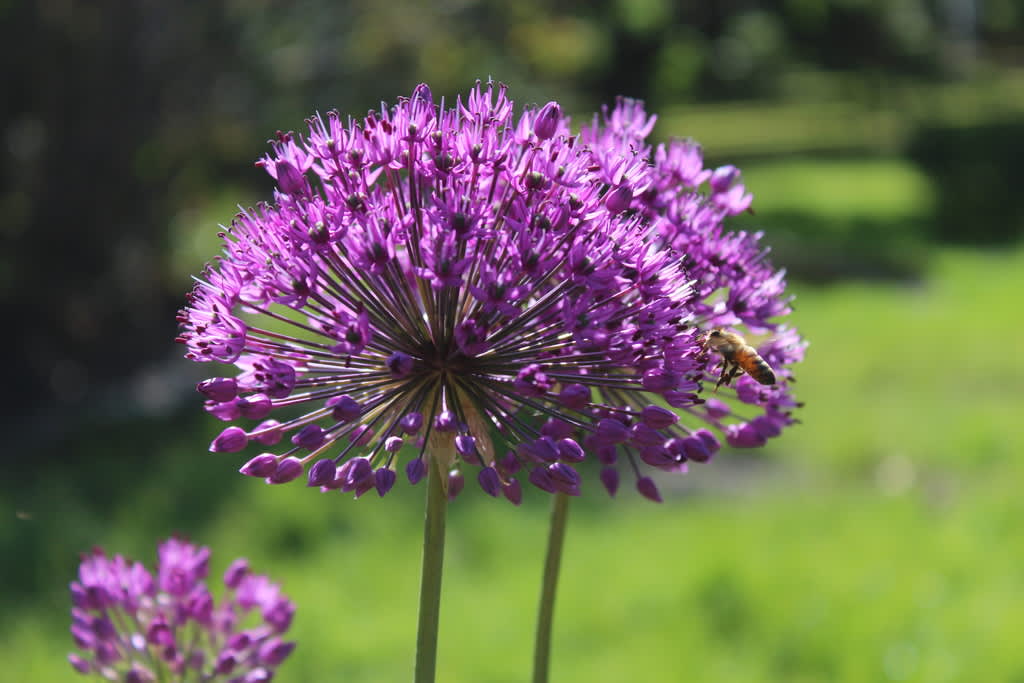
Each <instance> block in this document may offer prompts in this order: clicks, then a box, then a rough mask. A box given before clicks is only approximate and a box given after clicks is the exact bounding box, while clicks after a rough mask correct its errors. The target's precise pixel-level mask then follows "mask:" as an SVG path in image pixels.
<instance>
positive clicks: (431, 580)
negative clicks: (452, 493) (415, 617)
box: [415, 457, 448, 683]
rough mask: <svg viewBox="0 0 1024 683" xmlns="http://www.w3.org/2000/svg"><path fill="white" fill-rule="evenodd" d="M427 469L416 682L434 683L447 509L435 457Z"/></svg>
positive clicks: (439, 468)
mask: <svg viewBox="0 0 1024 683" xmlns="http://www.w3.org/2000/svg"><path fill="white" fill-rule="evenodd" d="M427 470H428V474H427V513H426V521H425V523H424V525H423V578H422V581H421V582H420V623H419V630H418V632H417V634H416V677H415V681H416V683H433V681H434V673H435V670H436V668H437V628H438V618H439V617H440V615H441V570H442V567H443V565H444V522H445V514H446V513H447V510H448V498H447V497H446V496H445V492H444V487H443V486H442V483H441V476H442V475H441V466H440V464H439V462H438V459H437V458H436V457H431V458H429V462H428V467H427Z"/></svg>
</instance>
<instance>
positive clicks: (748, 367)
mask: <svg viewBox="0 0 1024 683" xmlns="http://www.w3.org/2000/svg"><path fill="white" fill-rule="evenodd" d="M741 367H742V368H743V370H744V371H746V373H747V374H748V375H750V376H751V377H753V378H754V379H755V380H757V381H758V382H760V383H761V384H775V372H774V371H773V370H772V367H771V366H770V365H768V363H767V362H765V360H764V358H761V356H759V355H757V354H756V353H755V354H753V358H752V359H749V363H746V364H742V365H741Z"/></svg>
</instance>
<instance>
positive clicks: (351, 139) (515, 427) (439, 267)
mask: <svg viewBox="0 0 1024 683" xmlns="http://www.w3.org/2000/svg"><path fill="white" fill-rule="evenodd" d="M650 122H651V123H653V119H651V120H650ZM606 123H607V125H605V126H602V125H599V124H598V123H595V125H594V127H593V128H592V129H591V130H589V131H587V132H585V134H584V135H583V136H582V137H581V136H572V135H571V134H570V132H569V129H568V126H567V123H566V121H565V119H564V117H563V116H562V113H561V111H560V109H559V107H558V106H557V105H556V104H554V103H550V104H548V105H546V106H545V107H543V108H540V109H529V110H527V111H526V112H524V113H523V114H522V115H521V116H519V118H518V119H515V118H514V117H513V105H512V102H511V101H510V100H509V99H508V98H507V97H506V93H505V89H504V87H502V86H497V85H492V84H488V85H486V86H480V85H478V86H477V87H476V88H475V89H474V90H473V91H472V92H471V93H470V94H469V96H468V97H467V98H466V99H465V100H462V99H461V98H460V99H459V101H458V102H457V104H456V106H455V107H453V108H445V106H444V103H443V102H442V103H441V104H440V106H438V105H436V104H435V103H434V101H433V98H432V95H431V93H430V91H429V89H428V88H427V87H426V86H424V85H421V86H419V87H418V88H417V89H416V90H415V92H414V93H413V95H412V97H411V98H409V99H407V100H401V101H400V102H399V103H398V104H397V105H396V106H394V107H391V108H390V109H382V111H381V112H380V113H371V114H370V115H368V116H367V117H366V118H365V119H363V120H361V121H352V120H348V121H344V120H342V119H341V118H340V117H339V116H338V115H337V114H336V113H331V114H329V115H328V116H327V117H326V118H324V117H316V118H314V119H312V120H311V121H310V133H309V136H308V137H307V138H305V139H299V138H296V137H293V136H292V135H290V134H288V135H285V134H280V135H279V136H278V139H277V141H276V142H274V153H273V154H272V155H270V156H268V157H267V158H265V159H263V160H262V161H261V162H260V164H261V165H262V166H263V167H264V168H265V169H266V170H267V172H268V173H270V175H271V176H273V177H274V178H275V179H276V181H277V186H278V190H277V191H276V193H275V198H274V203H273V204H270V205H262V206H260V207H259V208H257V209H255V210H250V211H247V212H244V213H242V214H240V215H239V216H238V217H237V218H236V220H235V222H234V223H233V225H232V226H231V228H230V229H229V230H228V231H227V233H225V235H224V253H223V255H222V257H221V258H220V259H219V260H218V261H216V262H215V263H213V264H212V265H211V266H210V267H209V268H207V270H206V271H205V272H204V274H203V276H202V277H201V278H199V280H198V282H197V284H196V286H195V288H194V290H193V291H192V293H191V295H190V298H189V304H188V306H187V307H186V308H185V309H183V310H182V312H181V314H180V317H179V319H180V322H181V324H182V328H183V332H182V335H181V337H180V340H181V341H182V342H183V343H185V344H187V346H188V349H189V350H188V354H187V355H188V357H189V358H191V359H193V360H196V361H217V362H220V363H228V364H234V365H235V366H237V367H238V368H239V369H240V371H241V372H240V373H239V374H238V375H237V376H236V377H218V378H212V379H210V380H207V381H205V382H202V383H201V384H200V385H199V390H200V392H202V393H203V394H204V395H205V396H206V398H207V399H208V401H207V409H208V410H209V411H210V412H211V413H213V414H214V415H216V416H217V417H218V418H220V419H222V420H225V421H228V422H232V423H234V424H233V425H232V426H230V427H228V428H227V429H225V430H224V431H223V432H222V433H221V434H220V435H219V436H218V437H217V438H216V439H215V440H214V442H213V443H212V445H211V449H212V450H213V451H217V452H237V451H241V450H243V449H244V448H246V447H247V446H248V445H249V444H251V443H253V442H256V443H258V444H261V445H263V446H265V447H271V446H275V448H274V452H266V453H263V454H261V455H258V456H256V457H255V458H252V459H251V460H250V461H249V462H248V463H246V465H245V466H244V467H243V468H242V471H243V473H245V474H249V475H253V476H259V477H265V478H266V480H267V481H268V482H269V483H282V482H285V481H290V480H293V479H295V478H297V477H299V476H301V475H303V474H305V475H306V477H307V481H308V484H309V485H310V486H316V487H320V488H322V489H324V490H331V489H341V490H342V491H352V492H355V494H356V495H361V494H363V493H365V492H367V491H369V490H372V489H376V491H377V492H379V493H380V494H381V495H384V494H385V493H386V492H387V491H388V490H389V489H390V488H391V487H392V485H393V484H394V481H395V478H396V474H395V473H396V471H397V470H400V469H404V471H405V473H406V475H407V476H408V478H409V479H410V480H411V481H413V482H414V483H415V482H416V481H418V480H419V479H421V478H422V477H423V476H424V473H425V472H426V469H427V463H426V461H427V460H428V459H431V458H436V459H438V460H439V461H440V465H441V467H442V468H443V471H445V472H448V473H449V478H448V482H447V485H448V493H449V496H454V495H455V494H457V493H458V491H459V490H460V489H461V487H462V486H463V482H464V477H465V475H466V474H467V473H469V472H472V473H473V474H474V475H475V477H476V479H477V481H478V483H479V485H480V486H481V487H482V488H483V489H484V490H485V491H486V492H487V493H489V494H491V495H494V496H497V495H501V494H503V495H505V496H506V497H507V498H508V499H510V500H511V501H513V502H515V503H518V501H519V499H520V497H521V489H520V482H519V478H520V477H523V476H524V475H525V478H526V479H527V480H528V481H529V482H531V483H532V484H534V485H535V486H537V487H539V488H541V489H544V490H546V491H550V492H556V491H558V492H563V493H568V494H571V495H575V494H577V493H579V490H580V476H579V474H578V473H577V471H576V468H575V466H576V465H577V464H578V463H580V462H582V461H584V460H585V459H587V458H589V457H596V458H598V459H599V460H600V461H601V462H602V463H603V469H602V474H601V480H602V482H603V483H604V485H605V486H606V488H608V489H609V491H611V492H613V493H614V491H615V490H616V488H617V487H618V481H619V471H620V469H625V470H626V471H628V472H631V473H633V476H635V477H636V481H637V487H638V489H639V490H640V492H641V493H642V494H643V495H645V496H647V497H649V498H653V499H658V498H659V494H658V492H657V490H656V489H655V487H654V485H653V482H652V481H651V480H650V479H649V478H648V477H646V476H644V475H643V474H642V473H641V470H640V464H641V463H646V464H648V465H651V466H654V467H657V468H659V469H663V470H672V471H684V470H685V468H686V466H687V462H688V461H689V460H695V461H705V460H707V459H709V458H710V457H711V455H712V454H713V453H714V452H715V450H717V449H718V447H719V442H718V439H717V438H716V436H715V435H714V434H713V433H712V432H711V431H709V430H708V429H704V428H697V427H694V426H686V425H685V424H683V423H681V422H680V421H679V418H678V412H679V411H684V412H689V413H691V414H692V416H694V418H695V419H696V420H698V421H700V422H699V424H698V426H699V425H700V424H707V425H710V426H714V427H717V428H718V429H719V430H720V432H721V433H723V434H725V435H726V437H727V438H728V439H729V440H730V441H735V442H736V444H737V445H758V443H755V442H763V439H764V438H766V436H770V435H772V434H773V433H777V432H778V430H779V429H780V428H781V427H782V426H783V425H785V424H788V423H789V422H790V421H791V418H789V415H788V411H787V408H788V407H789V406H791V405H792V402H791V401H790V400H789V398H788V394H787V393H786V390H785V384H784V382H783V383H780V384H779V385H778V386H776V387H773V388H763V387H758V388H755V387H751V386H749V385H748V384H747V383H746V382H745V381H744V380H743V379H741V380H740V381H739V382H737V383H736V385H735V389H733V388H728V389H725V390H723V392H722V394H721V398H731V399H733V401H734V402H743V403H747V404H749V405H753V406H757V407H760V408H761V409H762V410H763V415H761V416H760V417H755V418H753V419H749V418H747V419H741V418H738V417H733V416H732V412H731V408H729V407H728V405H727V403H725V402H723V401H721V400H716V401H712V402H709V403H707V404H705V402H704V401H702V400H701V399H700V398H699V396H698V393H699V392H700V390H701V389H702V385H703V383H704V382H705V381H706V380H708V379H709V377H710V378H711V379H712V381H714V379H716V377H714V376H713V375H710V374H709V373H710V372H712V366H713V365H714V363H715V361H716V359H714V358H710V357H709V354H708V352H707V349H706V348H704V346H703V345H702V343H701V333H702V329H703V328H705V327H706V326H707V325H708V324H723V325H732V324H736V323H744V324H746V325H747V326H748V327H751V328H755V329H759V330H766V329H774V324H773V323H771V322H769V321H768V320H767V318H768V317H769V316H774V315H779V314H782V313H785V312H787V310H788V309H787V308H786V305H785V300H784V299H782V297H781V295H782V285H781V276H780V275H779V274H776V273H773V272H772V271H771V270H770V269H769V270H767V271H765V266H763V264H761V263H760V262H761V261H762V259H763V254H761V253H760V250H759V249H756V248H755V247H756V239H754V238H748V237H746V236H742V235H741V237H739V238H736V237H734V236H731V235H725V234H723V233H722V232H721V230H720V223H721V219H722V218H723V217H724V216H725V215H727V214H728V213H735V212H736V211H738V210H742V209H743V208H746V206H745V204H744V202H746V203H749V199H748V198H746V197H748V195H744V194H743V187H742V185H739V184H738V183H736V182H735V174H734V173H732V171H729V170H728V169H727V170H725V171H722V172H719V173H717V174H715V175H711V174H710V173H709V172H704V171H703V169H702V165H701V159H700V156H699V150H696V151H694V149H695V148H690V147H686V148H682V149H680V148H678V147H670V148H660V149H659V150H658V154H661V155H663V156H664V158H656V159H654V160H652V159H651V158H650V157H649V154H648V152H649V150H647V149H646V148H645V147H644V146H643V143H642V140H643V138H644V137H645V136H646V135H647V133H648V132H649V130H650V127H649V126H647V125H646V124H647V123H648V120H647V119H646V118H645V117H644V116H643V115H642V110H638V109H637V105H635V104H634V103H626V104H622V103H620V106H619V107H618V108H617V109H616V110H615V113H614V114H613V115H612V117H610V118H608V120H607V122H606ZM645 126H646V129H644V128H645ZM694 164H696V166H694ZM659 169H660V170H659ZM733 171H734V169H733ZM683 176H686V177H683ZM705 180H710V186H711V188H712V192H711V196H710V197H704V196H703V195H700V194H699V193H697V192H696V190H695V188H696V186H697V185H699V184H700V183H702V182H704V181H705ZM670 185H671V187H669V186H670ZM686 211H689V212H690V213H682V212H686ZM694 212H697V213H694ZM695 215H697V216H699V217H700V218H701V220H700V221H694V220H693V216H695ZM752 249H753V251H751V250H752ZM759 254H760V256H759ZM744 265H746V266H749V268H747V269H744ZM736 267H738V268H739V269H740V270H742V271H743V277H745V278H746V284H745V285H744V284H743V283H741V282H740V278H739V276H734V275H733V273H734V272H735V268H736ZM729 268H733V270H729ZM695 276H696V277H695ZM769 280H770V282H768V281H769ZM733 284H736V285H738V287H737V288H736V290H735V292H736V294H737V297H734V298H733V299H730V298H729V296H730V294H729V292H730V286H731V285H733ZM723 287H724V288H725V289H724V291H725V295H726V296H725V299H724V300H723V301H721V302H718V303H716V302H715V301H713V299H714V297H715V296H716V295H719V294H721V292H722V291H723ZM743 287H745V288H746V289H743ZM747 294H749V295H750V296H747ZM741 298H743V299H744V300H743V301H740V299H741ZM755 300H756V301H761V302H762V308H761V309H760V310H755V309H752V308H749V309H748V308H745V309H744V311H743V312H742V314H740V313H738V312H737V311H738V309H739V308H740V305H742V306H747V305H748V304H749V303H751V302H752V301H755ZM780 338H781V339H783V340H784V341H783V343H780V344H779V345H777V348H774V349H770V350H767V351H764V353H769V354H770V355H773V357H769V358H768V359H769V361H770V362H772V363H773V365H776V366H777V369H782V370H783V372H782V375H781V376H782V377H785V376H786V374H787V373H786V372H785V370H784V365H785V363H787V362H790V361H792V360H796V359H797V358H798V356H799V344H798V343H797V340H796V339H795V338H794V337H792V336H790V337H786V336H784V335H783V336H782V337H780ZM668 407H672V408H673V409H674V410H669V409H668ZM756 420H760V421H761V422H760V423H758V422H756ZM243 425H244V426H243ZM751 425H753V426H751ZM744 430H745V431H744ZM752 431H753V432H755V433H754V434H753V435H751V432H752ZM744 440H746V441H747V442H749V443H744ZM282 442H283V445H282ZM400 457H401V459H402V461H401V462H400V460H399V458H400Z"/></svg>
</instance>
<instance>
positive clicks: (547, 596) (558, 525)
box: [533, 493, 569, 683]
mask: <svg viewBox="0 0 1024 683" xmlns="http://www.w3.org/2000/svg"><path fill="white" fill-rule="evenodd" d="M568 517H569V496H567V495H565V494H564V493H556V494H555V496H554V503H553V505H552V507H551V531H550V533H549V535H548V556H547V560H546V561H545V563H544V580H543V583H542V584H541V592H540V610H539V613H538V615H537V641H536V643H535V645H534V650H533V683H547V680H548V664H549V661H550V659H551V622H552V619H553V617H554V613H555V589H556V588H557V586H558V567H559V565H560V564H561V562H562V545H563V541H564V540H565V522H566V519H567V518H568Z"/></svg>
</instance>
